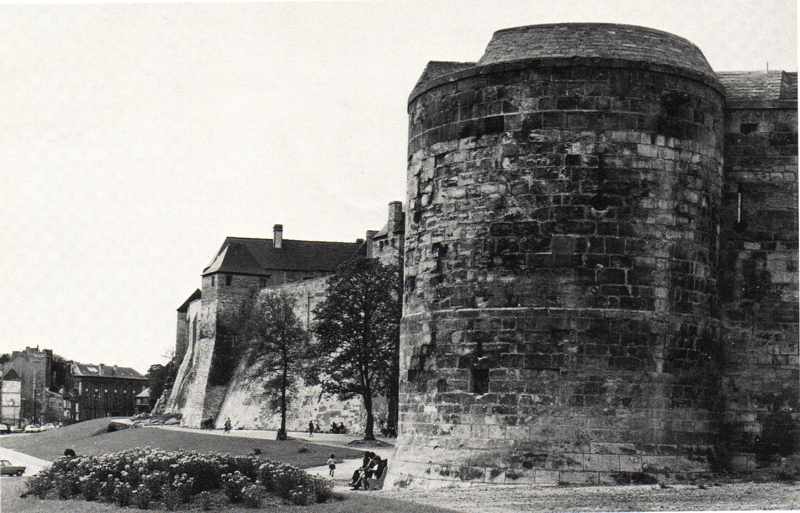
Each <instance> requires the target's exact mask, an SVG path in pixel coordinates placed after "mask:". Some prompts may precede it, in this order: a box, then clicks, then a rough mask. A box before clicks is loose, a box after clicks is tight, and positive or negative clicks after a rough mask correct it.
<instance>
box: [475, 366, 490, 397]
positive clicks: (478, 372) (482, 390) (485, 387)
mask: <svg viewBox="0 0 800 513" xmlns="http://www.w3.org/2000/svg"><path fill="white" fill-rule="evenodd" d="M471 381H472V383H471V385H472V387H471V388H472V393H473V394H486V393H488V392H489V369H476V368H473V369H472V380H471Z"/></svg>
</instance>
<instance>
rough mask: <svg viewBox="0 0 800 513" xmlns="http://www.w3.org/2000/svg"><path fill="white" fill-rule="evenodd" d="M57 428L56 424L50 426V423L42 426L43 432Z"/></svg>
mask: <svg viewBox="0 0 800 513" xmlns="http://www.w3.org/2000/svg"><path fill="white" fill-rule="evenodd" d="M55 428H56V425H55V424H49V423H48V424H44V425H43V426H42V431H50V430H51V429H55Z"/></svg>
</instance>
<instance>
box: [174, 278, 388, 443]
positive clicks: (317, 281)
mask: <svg viewBox="0 0 800 513" xmlns="http://www.w3.org/2000/svg"><path fill="white" fill-rule="evenodd" d="M225 276H226V275H224V274H223V275H217V276H216V277H215V278H214V280H213V281H212V279H211V277H210V276H204V277H203V290H202V299H201V301H196V302H193V303H192V304H191V305H190V309H189V311H188V313H187V314H186V315H187V318H190V317H196V318H198V319H199V321H198V323H199V325H200V326H201V327H200V329H199V333H200V335H199V338H198V339H197V340H196V341H193V340H192V339H191V337H190V336H189V337H187V338H189V343H188V345H187V350H186V352H185V355H184V358H183V361H182V362H181V364H180V367H179V369H178V373H177V376H176V379H175V385H174V386H173V388H172V390H171V391H170V398H169V401H168V403H167V408H166V412H167V413H181V414H182V424H183V425H185V426H190V427H200V424H201V422H202V421H203V420H204V419H208V418H211V419H214V422H215V425H216V427H218V428H221V427H222V426H223V425H224V423H225V420H226V419H227V418H230V419H231V421H232V423H233V424H234V425H235V426H236V427H246V428H256V429H276V428H277V427H278V426H279V425H280V417H279V415H278V414H277V412H276V411H275V410H274V409H272V408H271V407H270V406H269V402H268V400H267V398H266V396H265V395H264V393H263V391H262V390H261V389H260V387H261V384H260V383H259V382H258V381H257V380H256V381H251V379H250V377H249V376H250V375H251V374H252V372H251V371H250V369H248V368H247V366H246V363H245V362H246V360H247V354H246V353H243V351H242V349H240V348H239V347H237V346H238V344H242V343H244V341H243V340H237V339H236V338H235V337H234V336H232V334H231V331H230V329H229V328H228V327H231V326H233V324H235V323H237V322H240V319H238V317H237V316H238V314H239V312H240V309H241V305H242V304H243V302H244V301H245V300H246V299H247V298H249V297H250V295H251V294H252V293H253V292H254V291H255V290H257V289H259V288H260V285H261V283H262V282H261V280H260V277H258V276H246V275H233V276H231V280H230V283H229V282H228V281H227V280H226V277H225ZM327 280H328V278H327V277H319V278H312V279H306V280H302V281H293V282H290V283H285V284H283V285H278V286H271V287H269V288H270V289H273V290H283V291H286V292H289V293H290V294H293V295H294V296H295V297H296V298H297V302H296V307H295V314H296V315H297V317H298V318H299V319H300V320H301V322H302V323H303V325H304V327H306V329H308V328H309V325H310V323H313V310H314V308H315V307H316V306H317V304H319V302H320V301H322V300H323V299H324V297H325V291H326V287H327ZM226 329H227V330H228V331H227V332H226V331H225V330H226ZM191 332H192V330H191V327H190V328H188V329H187V333H188V334H189V335H190V334H191ZM225 369H227V371H226V370H225ZM376 399H377V400H376V403H377V404H378V406H377V414H378V415H380V414H382V412H383V411H384V410H385V404H384V403H385V401H383V400H382V399H379V398H376ZM363 416H364V412H363V407H362V404H361V400H360V399H358V398H355V399H350V400H347V401H340V400H338V399H337V398H335V397H327V396H324V395H322V394H321V390H320V387H318V386H308V385H305V384H304V383H300V385H299V386H298V390H297V395H296V399H295V401H294V402H293V403H292V404H291V408H290V411H289V415H288V420H289V429H291V430H304V429H306V427H307V426H308V421H309V420H313V421H314V422H315V423H317V424H319V425H320V427H322V428H323V429H328V428H329V427H330V424H331V422H337V423H339V422H343V423H344V424H345V426H346V427H347V428H348V431H350V432H356V431H358V430H359V429H360V428H361V426H362V425H363Z"/></svg>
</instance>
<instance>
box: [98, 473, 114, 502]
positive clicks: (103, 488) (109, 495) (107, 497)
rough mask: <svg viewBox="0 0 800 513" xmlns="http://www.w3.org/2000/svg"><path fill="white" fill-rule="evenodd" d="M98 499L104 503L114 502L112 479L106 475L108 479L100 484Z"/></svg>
mask: <svg viewBox="0 0 800 513" xmlns="http://www.w3.org/2000/svg"><path fill="white" fill-rule="evenodd" d="M100 498H101V499H102V500H104V501H105V502H113V501H114V477H113V476H112V475H110V474H109V475H108V478H107V479H106V480H105V481H103V482H102V483H100Z"/></svg>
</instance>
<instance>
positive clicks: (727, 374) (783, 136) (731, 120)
mask: <svg viewBox="0 0 800 513" xmlns="http://www.w3.org/2000/svg"><path fill="white" fill-rule="evenodd" d="M797 201H798V198H797V103H796V101H794V102H789V103H788V104H786V103H785V104H783V105H749V106H748V105H734V106H732V107H731V108H730V109H729V110H728V111H727V119H726V123H725V189H724V195H723V209H722V214H721V219H722V223H721V224H722V231H721V244H720V301H721V313H722V318H723V330H722V338H723V347H724V351H725V366H724V368H723V371H724V382H723V383H724V387H723V393H724V397H725V402H726V404H725V407H726V412H725V418H724V422H725V423H724V428H723V431H722V433H721V435H720V436H721V438H722V439H723V440H724V441H725V442H726V443H727V444H728V445H729V449H730V450H731V451H732V455H731V456H732V463H733V465H734V467H735V468H737V469H740V470H752V469H753V468H754V467H755V466H756V465H758V464H764V463H767V461H765V460H766V459H768V458H767V457H768V456H769V455H771V454H772V455H774V454H775V453H778V454H780V453H781V452H783V453H784V454H785V453H786V452H791V451H793V452H800V432H799V431H800V374H799V372H798V369H799V368H800V367H799V362H798V340H800V334H799V333H798V294H797V291H798V282H797V276H798V275H797V265H798V262H797V251H798V243H797V241H798V239H797V218H798V212H797Z"/></svg>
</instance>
